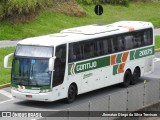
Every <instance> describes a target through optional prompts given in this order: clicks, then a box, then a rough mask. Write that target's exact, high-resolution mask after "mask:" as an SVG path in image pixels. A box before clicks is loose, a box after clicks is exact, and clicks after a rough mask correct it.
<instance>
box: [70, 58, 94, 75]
mask: <svg viewBox="0 0 160 120" xmlns="http://www.w3.org/2000/svg"><path fill="white" fill-rule="evenodd" d="M96 67H97V61H93V62H87V63H84V64H83V63H82V64H81V63H80V64H75V63H73V64H72V66H71V70H70V72H71V74H72V75H74V74H76V73H79V72H84V71H87V70H91V69H93V68H96Z"/></svg>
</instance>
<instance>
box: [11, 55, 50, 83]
mask: <svg viewBox="0 0 160 120" xmlns="http://www.w3.org/2000/svg"><path fill="white" fill-rule="evenodd" d="M48 61H49V60H48V59H31V58H15V59H14V61H13V71H12V82H13V83H15V84H18V85H29V86H48V85H50V82H51V81H50V80H51V72H49V70H48Z"/></svg>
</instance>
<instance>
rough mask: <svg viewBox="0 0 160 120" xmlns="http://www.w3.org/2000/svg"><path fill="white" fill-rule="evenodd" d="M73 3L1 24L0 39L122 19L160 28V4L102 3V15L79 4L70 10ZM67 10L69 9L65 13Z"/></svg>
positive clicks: (20, 37) (16, 37)
mask: <svg viewBox="0 0 160 120" xmlns="http://www.w3.org/2000/svg"><path fill="white" fill-rule="evenodd" d="M71 4H73V3H72V2H71V3H67V4H62V5H61V3H57V4H56V6H57V7H53V8H48V9H45V10H41V12H39V13H38V16H34V17H35V18H34V19H31V20H29V21H25V22H20V21H18V20H17V21H16V22H17V23H13V22H11V21H2V22H0V40H7V39H11V40H13V39H14V40H15V39H23V38H27V37H33V36H39V35H45V34H51V33H56V32H59V31H60V30H62V29H65V28H70V27H75V26H82V25H88V24H97V23H102V24H108V23H112V22H116V21H120V20H139V21H150V22H152V23H153V24H154V26H156V27H160V12H159V11H160V7H159V6H160V2H130V3H129V6H123V5H110V4H102V5H103V9H104V13H103V14H102V15H101V16H97V15H96V14H95V13H94V7H95V5H94V4H91V5H84V4H82V3H80V6H81V7H82V8H83V9H81V7H78V9H76V8H77V7H76V5H77V4H76V3H75V2H74V5H73V7H72V9H71V8H69V7H70V5H71ZM61 6H63V7H61ZM78 6H79V5H78ZM65 9H67V10H66V11H64V10H65ZM73 11H76V12H75V13H74V12H73ZM79 14H80V15H79Z"/></svg>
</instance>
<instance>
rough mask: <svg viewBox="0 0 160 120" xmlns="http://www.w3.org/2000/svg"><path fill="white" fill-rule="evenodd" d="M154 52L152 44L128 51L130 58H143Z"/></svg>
mask: <svg viewBox="0 0 160 120" xmlns="http://www.w3.org/2000/svg"><path fill="white" fill-rule="evenodd" d="M153 54H154V46H152V47H147V48H142V49H138V50H133V51H130V60H134V59H138V58H143V57H146V56H150V55H153Z"/></svg>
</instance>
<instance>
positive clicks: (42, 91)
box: [40, 89, 52, 93]
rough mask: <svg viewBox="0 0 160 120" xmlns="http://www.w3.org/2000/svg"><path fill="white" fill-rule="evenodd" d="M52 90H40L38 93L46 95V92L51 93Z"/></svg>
mask: <svg viewBox="0 0 160 120" xmlns="http://www.w3.org/2000/svg"><path fill="white" fill-rule="evenodd" d="M51 91H52V89H46V90H41V91H40V93H46V92H51Z"/></svg>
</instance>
